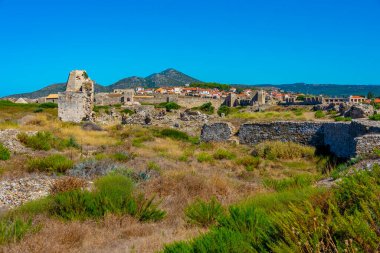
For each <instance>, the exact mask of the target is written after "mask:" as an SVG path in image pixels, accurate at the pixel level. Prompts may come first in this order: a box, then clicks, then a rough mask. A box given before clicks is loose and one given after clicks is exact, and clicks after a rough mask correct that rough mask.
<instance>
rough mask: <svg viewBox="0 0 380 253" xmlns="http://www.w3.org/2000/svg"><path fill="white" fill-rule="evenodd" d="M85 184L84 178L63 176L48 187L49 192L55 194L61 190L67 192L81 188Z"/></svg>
mask: <svg viewBox="0 0 380 253" xmlns="http://www.w3.org/2000/svg"><path fill="white" fill-rule="evenodd" d="M86 186H87V182H86V180H83V179H80V178H76V177H65V178H62V179H58V180H57V181H55V182H54V183H53V185H52V186H51V187H50V193H51V194H53V195H55V194H58V193H62V192H68V191H73V190H78V189H83V188H84V187H86Z"/></svg>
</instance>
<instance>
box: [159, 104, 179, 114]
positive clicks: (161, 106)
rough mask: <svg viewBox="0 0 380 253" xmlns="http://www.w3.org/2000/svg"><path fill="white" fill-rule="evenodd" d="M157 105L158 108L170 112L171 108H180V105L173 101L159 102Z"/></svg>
mask: <svg viewBox="0 0 380 253" xmlns="http://www.w3.org/2000/svg"><path fill="white" fill-rule="evenodd" d="M157 107H158V108H165V109H166V111H167V112H171V111H172V110H178V109H180V108H181V106H180V105H178V104H177V103H175V102H165V103H160V104H159V105H158V106H157Z"/></svg>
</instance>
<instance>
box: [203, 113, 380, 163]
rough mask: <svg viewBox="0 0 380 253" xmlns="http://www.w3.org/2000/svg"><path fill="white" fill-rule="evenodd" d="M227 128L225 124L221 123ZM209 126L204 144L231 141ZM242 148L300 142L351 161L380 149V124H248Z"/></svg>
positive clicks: (241, 133) (242, 131) (242, 130)
mask: <svg viewBox="0 0 380 253" xmlns="http://www.w3.org/2000/svg"><path fill="white" fill-rule="evenodd" d="M218 124H223V123H218ZM218 124H213V125H205V128H206V129H205V131H203V130H202V133H201V140H202V141H221V140H224V139H225V140H228V139H229V138H231V136H229V137H227V136H225V133H224V131H223V127H221V126H222V125H218ZM238 136H239V142H240V144H247V145H255V144H257V143H260V142H263V141H282V142H290V141H291V142H296V143H301V144H306V145H311V146H316V147H327V148H328V149H329V150H330V152H332V153H333V154H334V155H336V156H337V157H341V158H350V157H355V156H357V155H362V156H363V155H368V154H371V153H373V150H374V149H375V148H380V124H379V123H378V122H373V121H368V120H361V121H353V122H351V123H345V122H343V123H341V122H331V123H326V122H325V123H323V122H291V121H279V122H269V123H247V124H243V125H241V127H240V129H239V132H238Z"/></svg>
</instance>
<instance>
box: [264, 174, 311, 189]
mask: <svg viewBox="0 0 380 253" xmlns="http://www.w3.org/2000/svg"><path fill="white" fill-rule="evenodd" d="M313 182H314V178H313V177H312V176H310V175H297V176H294V177H292V178H286V179H280V180H276V179H266V180H264V182H263V183H264V186H266V187H269V188H272V189H274V190H276V191H285V190H289V189H294V188H305V187H307V186H310V185H311V184H312V183H313Z"/></svg>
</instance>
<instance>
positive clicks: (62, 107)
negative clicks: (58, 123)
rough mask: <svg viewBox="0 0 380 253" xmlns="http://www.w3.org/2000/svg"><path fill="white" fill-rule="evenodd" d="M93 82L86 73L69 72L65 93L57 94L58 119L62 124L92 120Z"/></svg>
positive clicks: (80, 71) (79, 71)
mask: <svg viewBox="0 0 380 253" xmlns="http://www.w3.org/2000/svg"><path fill="white" fill-rule="evenodd" d="M93 107H94V81H92V80H91V79H90V78H89V77H88V75H87V73H86V71H84V70H74V71H71V72H70V75H69V78H68V80H67V84H66V91H65V92H61V93H59V94H58V117H59V119H60V120H62V121H64V122H76V123H79V122H82V121H92V120H93V112H92V110H93Z"/></svg>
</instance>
